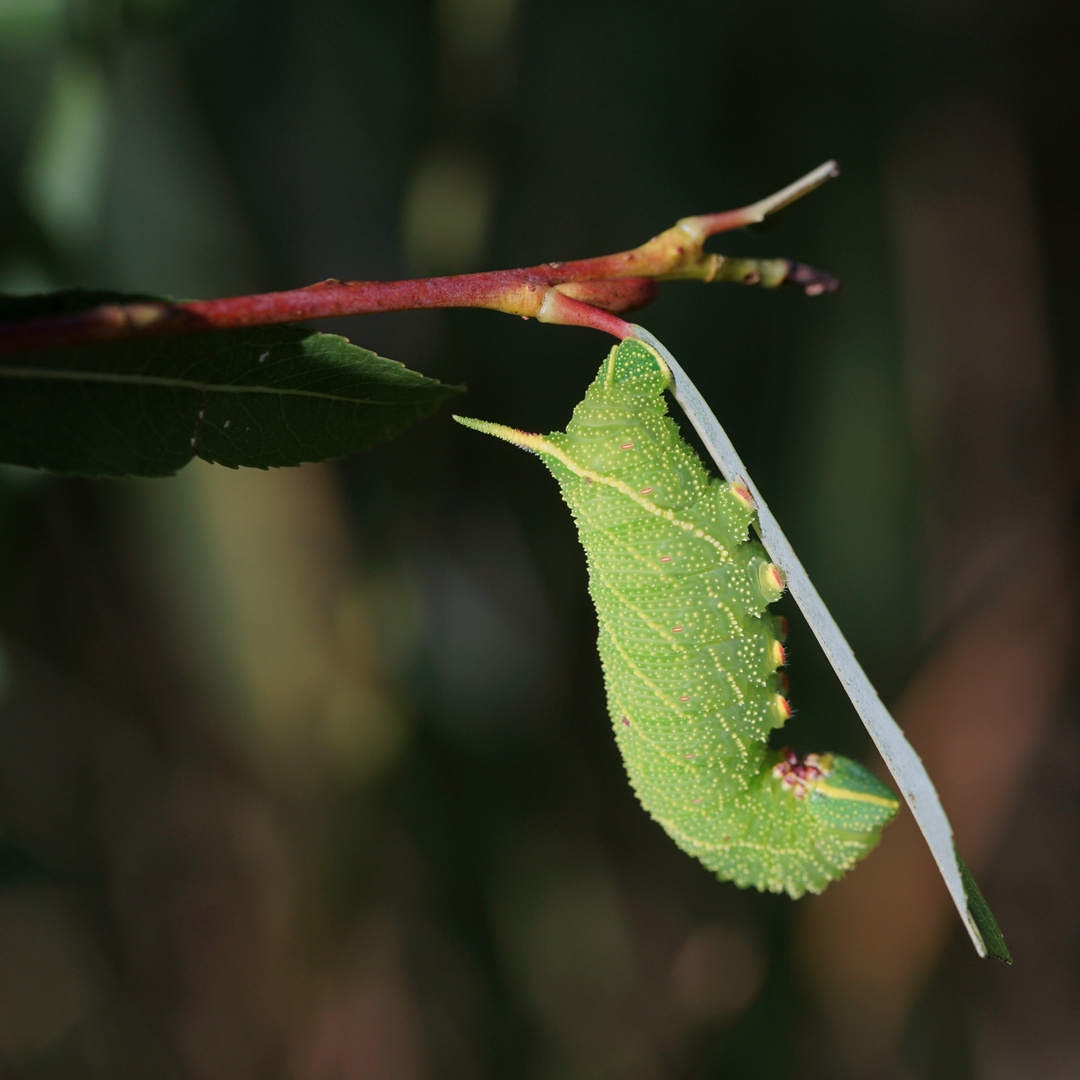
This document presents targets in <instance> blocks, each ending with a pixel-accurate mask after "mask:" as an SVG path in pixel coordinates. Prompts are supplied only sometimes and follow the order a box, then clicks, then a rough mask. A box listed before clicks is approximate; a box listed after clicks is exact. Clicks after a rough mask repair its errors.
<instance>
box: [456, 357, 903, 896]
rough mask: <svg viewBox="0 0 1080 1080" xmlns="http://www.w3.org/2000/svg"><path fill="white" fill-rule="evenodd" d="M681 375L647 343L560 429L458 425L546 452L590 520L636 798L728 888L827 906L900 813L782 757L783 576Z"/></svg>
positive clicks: (885, 794) (584, 523)
mask: <svg viewBox="0 0 1080 1080" xmlns="http://www.w3.org/2000/svg"><path fill="white" fill-rule="evenodd" d="M669 378H670V372H669V370H668V368H667V365H666V364H665V363H664V361H663V360H662V359H661V358H660V357H659V356H658V355H657V353H656V352H655V351H654V350H653V349H652V348H651V347H650V346H648V345H646V344H644V343H643V342H640V341H637V340H633V339H628V340H626V341H623V342H622V343H621V344H619V345H618V346H616V347H615V348H613V349H612V350H611V353H610V354H609V355H608V357H607V359H606V360H605V361H604V363H603V364H602V366H601V368H600V372H599V374H598V375H597V377H596V380H595V381H594V382H593V384H592V385H591V386H590V387H589V389H588V392H587V393H586V395H585V399H584V401H582V402H581V403H580V404H579V405H578V406H577V408H576V409H575V410H574V415H573V418H572V419H571V421H570V423H569V425H568V427H567V430H566V431H565V432H556V433H553V434H551V435H531V434H528V433H526V432H521V431H516V430H514V429H512V428H508V427H503V426H502V425H499V424H490V423H487V422H485V421H480V420H469V419H465V418H463V417H455V419H457V420H459V421H460V422H461V423H463V424H465V425H467V426H468V427H472V428H475V429H476V430H478V431H483V432H487V433H488V434H490V435H495V436H497V437H499V438H501V439H505V440H506V441H507V442H511V443H514V444H515V445H517V446H521V447H524V448H525V449H528V450H532V451H534V452H535V453H537V454H539V455H540V457H541V458H542V459H543V461H544V463H545V464H546V465H547V466H548V468H549V469H550V470H551V472H552V473H553V474H554V475H555V478H556V479H557V480H558V481H559V486H560V488H561V489H562V495H563V498H564V499H565V500H566V502H567V503H568V504H569V506H570V509H571V511H572V512H573V515H574V519H575V521H576V522H577V526H578V533H579V536H580V538H581V543H582V546H583V547H584V548H585V555H586V559H587V562H588V568H589V591H590V593H591V595H592V598H593V601H594V602H595V604H596V612H597V618H598V620H599V624H600V635H599V647H600V659H601V662H602V664H603V668H604V679H605V683H606V686H607V696H608V707H609V711H610V714H611V721H612V725H613V727H614V729H615V738H616V741H617V743H618V746H619V749H620V751H621V752H622V756H623V761H624V763H625V765H626V771H627V773H628V775H629V777H630V783H631V784H632V785H633V788H634V791H635V792H636V793H637V796H638V798H639V799H640V801H641V803H642V805H643V806H644V807H645V809H646V810H647V811H648V812H649V813H650V814H651V815H652V816H653V817H654V818H655V819H656V820H657V821H658V822H659V823H660V824H661V825H662V826H663V827H664V829H665V830H666V831H667V832H668V834H669V835H670V836H671V837H672V839H673V840H674V841H675V842H676V843H677V844H678V845H679V846H680V847H681V848H682V849H683V850H684V851H687V852H689V853H690V854H691V855H694V856H696V857H697V858H698V859H700V860H701V861H702V862H703V863H704V864H705V865H706V866H707V867H708V868H709V869H710V870H713V871H714V872H715V873H716V874H717V876H718V877H720V878H722V879H725V880H731V881H734V882H735V883H736V884H737V885H740V886H748V885H753V886H754V887H755V888H758V889H762V890H765V889H768V890H770V891H772V892H785V891H786V892H787V893H789V894H790V895H791V896H793V897H798V896H801V895H802V894H803V893H804V892H820V891H821V890H822V889H823V888H824V887H825V885H827V884H828V883H829V882H830V881H832V880H833V879H835V878H837V877H839V876H841V875H842V874H843V873H844V872H845V871H846V870H847V869H849V868H850V867H851V866H852V865H853V864H854V863H855V862H856V861H857V860H858V859H860V858H862V856H864V855H865V854H867V853H868V852H869V851H870V850H871V849H872V848H873V847H874V845H875V844H876V843H877V841H878V838H879V836H880V834H881V829H882V828H883V827H884V826H885V825H886V824H887V823H888V822H889V821H890V820H891V819H892V817H893V815H894V814H895V813H896V811H897V808H898V806H899V803H898V801H897V799H896V798H895V796H894V795H893V794H892V792H891V791H890V790H889V789H888V788H887V787H886V786H885V785H884V784H882V783H881V781H879V780H878V779H877V778H876V777H874V776H873V775H872V774H871V773H869V772H867V770H866V769H864V768H863V767H862V766H861V765H859V764H858V763H856V762H854V761H851V760H850V759H848V758H844V757H840V756H839V755H834V754H820V755H815V754H811V755H809V756H807V757H806V758H804V759H802V760H800V759H798V758H797V757H796V756H795V755H794V754H793V753H792V752H791V751H789V750H770V749H769V747H768V739H769V735H770V732H771V731H772V730H773V729H774V728H779V727H782V726H783V724H784V722H785V721H786V720H787V719H788V717H789V716H790V714H791V709H790V706H789V705H788V702H787V699H786V697H785V696H784V694H783V676H782V674H781V673H780V671H779V669H780V668H782V667H783V666H784V662H785V656H784V646H783V644H782V643H783V640H784V636H785V635H784V625H783V620H782V619H780V618H779V617H777V616H774V615H770V614H769V613H768V611H767V608H768V605H769V604H770V603H771V602H772V601H774V600H776V599H777V598H778V597H779V596H780V594H781V593H782V591H783V581H782V579H781V576H780V572H779V570H778V569H777V568H776V567H775V566H774V565H773V564H772V563H771V562H770V561H769V559H768V556H767V555H766V553H765V550H764V548H762V546H761V545H760V543H758V542H757V541H756V540H754V539H752V538H751V537H750V535H749V527H750V525H751V524H752V522H753V520H754V513H755V511H754V503H753V499H752V497H751V495H750V493H749V492H748V491H747V490H746V488H744V487H742V486H741V485H740V484H737V483H735V484H728V483H724V482H723V481H720V480H717V479H714V478H711V477H710V476H709V475H708V473H707V472H706V471H705V468H704V466H703V465H702V463H701V461H700V459H699V458H698V456H697V455H696V454H695V452H694V451H693V450H692V449H691V448H690V446H688V445H687V444H686V443H685V442H684V441H683V439H682V438H681V436H680V435H679V432H678V429H677V427H676V426H675V423H674V421H672V419H671V418H670V417H669V416H668V415H667V405H666V402H665V399H664V391H665V389H666V388H667V385H668V382H669Z"/></svg>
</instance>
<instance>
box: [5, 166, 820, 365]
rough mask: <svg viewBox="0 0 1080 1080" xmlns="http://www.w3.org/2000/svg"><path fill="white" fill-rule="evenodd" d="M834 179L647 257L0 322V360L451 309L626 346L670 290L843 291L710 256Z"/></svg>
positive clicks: (694, 221) (685, 232)
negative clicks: (629, 318)
mask: <svg viewBox="0 0 1080 1080" xmlns="http://www.w3.org/2000/svg"><path fill="white" fill-rule="evenodd" d="M835 175H837V168H836V163H835V162H832V161H829V162H826V163H825V164H824V165H821V166H819V167H818V168H817V169H815V170H814V171H813V172H810V173H808V174H807V175H806V176H804V177H803V178H802V179H801V180H798V181H796V182H795V183H794V184H791V185H790V186H788V187H786V188H784V189H783V190H782V191H779V192H777V193H776V194H775V195H771V196H770V197H769V198H767V199H762V200H761V201H760V202H756V203H753V204H751V205H750V206H746V207H743V208H742V209H740V210H731V211H727V212H726V213H722V214H705V215H701V216H698V217H688V218H683V219H682V220H681V221H679V222H678V223H677V224H675V225H673V226H672V227H671V228H670V229H667V230H666V231H664V232H663V233H661V234H660V235H659V236H656V237H653V239H652V240H649V241H648V242H647V243H644V244H642V245H641V246H640V247H636V248H633V249H632V250H630V251H621V252H617V253H616V254H614V255H603V256H600V257H598V258H594V259H579V260H577V261H574V262H565V263H560V262H551V263H542V264H541V265H539V266H532V267H527V268H525V269H520V270H495V271H489V272H486V273H480V274H460V275H457V276H453V277H434V278H415V279H412V280H407V281H349V282H342V281H337V280H334V279H330V280H327V281H321V282H318V283H317V284H315V285H309V286H307V287H306V288H302V289H292V290H289V291H286V292H274V293H262V294H256V295H252V296H233V297H227V298H225V299H222V300H194V301H189V302H182V303H172V302H168V301H153V300H150V301H145V300H144V301H137V302H130V303H108V304H102V305H100V306H98V307H93V308H88V309H86V310H82V311H76V312H68V313H65V314H62V315H55V316H50V317H47V318H41V319H36V320H33V321H28V322H18V323H4V324H0V353H11V352H24V351H28V350H32V349H46V348H60V347H70V346H76V345H83V344H87V343H90V342H96V341H115V340H119V339H127V338H137V337H153V336H158V335H162V334H183V333H191V332H194V331H200V330H225V329H237V328H241V327H248V326H267V325H271V324H274V323H285V322H297V321H302V320H307V319H325V318H330V317H333V316H339V315H363V314H373V313H376V312H382V311H406V310H413V309H424V308H454V307H458V308H461V307H470V308H488V309H490V310H494V311H503V312H506V313H508V314H511V315H521V316H523V317H525V318H537V319H540V320H541V321H544V322H557V323H564V324H568V325H574V326H593V327H596V328H597V329H601V330H605V331H607V332H608V333H612V334H614V335H615V336H616V337H619V338H622V337H625V336H626V334H627V333H628V332H629V331H628V330H627V329H626V327H627V326H628V325H629V324H627V323H625V322H623V320H621V319H617V318H615V319H613V318H611V316H617V315H620V314H625V313H626V312H629V311H635V310H637V309H639V308H642V307H644V306H645V305H646V304H649V303H651V302H652V301H653V300H654V299H655V298H656V295H657V293H658V291H659V283H660V282H662V281H677V280H691V279H692V280H698V281H706V282H708V281H734V282H739V283H742V284H746V285H762V286H764V287H766V288H774V287H776V286H778V285H784V284H790V285H796V286H798V287H800V288H803V289H805V291H806V292H807V293H809V294H811V295H816V294H818V293H822V292H828V291H832V290H834V289H835V288H837V282H836V279H835V278H833V277H831V276H830V275H829V274H826V273H824V272H823V271H821V270H815V269H814V268H813V267H810V266H806V265H804V264H802V263H795V262H791V261H790V260H788V259H740V258H731V257H728V256H724V255H719V254H717V253H715V252H706V251H705V250H704V248H703V245H704V242H705V240H706V239H707V238H708V237H710V236H714V235H715V234H716V233H719V232H724V231H727V230H730V229H737V228H740V227H741V226H743V225H747V224H752V223H754V222H758V221H761V220H762V219H763V218H764V217H765V216H766V215H768V214H772V213H775V212H776V211H777V210H779V209H781V208H783V207H784V206H787V205H788V204H789V203H791V202H793V201H794V200H795V199H798V198H800V197H801V196H802V195H805V194H806V193H807V192H809V191H812V190H813V189H814V188H816V187H817V186H818V185H819V184H822V183H824V182H825V180H827V179H828V178H829V177H831V176H835ZM568 301H570V302H568Z"/></svg>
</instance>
